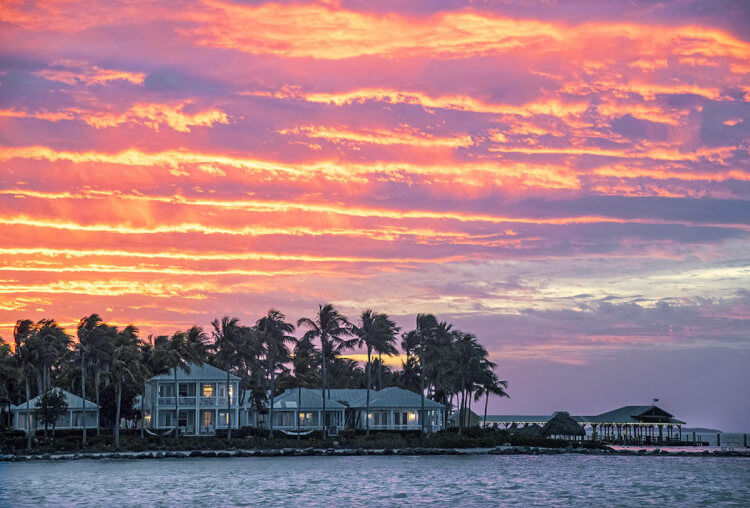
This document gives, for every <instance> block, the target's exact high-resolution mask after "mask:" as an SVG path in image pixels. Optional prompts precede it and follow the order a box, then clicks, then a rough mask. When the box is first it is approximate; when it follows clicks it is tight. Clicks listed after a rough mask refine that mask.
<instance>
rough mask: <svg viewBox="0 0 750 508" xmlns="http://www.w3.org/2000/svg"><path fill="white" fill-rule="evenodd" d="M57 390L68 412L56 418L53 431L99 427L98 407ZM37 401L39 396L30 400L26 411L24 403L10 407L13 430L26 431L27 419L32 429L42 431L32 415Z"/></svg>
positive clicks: (40, 423) (41, 425)
mask: <svg viewBox="0 0 750 508" xmlns="http://www.w3.org/2000/svg"><path fill="white" fill-rule="evenodd" d="M57 390H59V391H60V392H62V394H63V395H64V396H65V401H66V402H67V404H68V411H67V412H66V413H65V414H64V415H62V416H61V417H60V418H58V420H57V423H56V425H55V429H57V430H62V429H82V428H83V427H84V425H85V426H86V428H87V429H96V428H97V427H98V426H99V406H97V405H96V404H95V403H93V402H91V401H89V400H83V399H82V398H81V397H79V396H78V395H74V394H72V393H70V392H67V391H65V390H62V389H59V388H57ZM39 399H40V396H39V395H37V396H36V397H34V398H33V399H31V400H30V401H29V403H28V409H27V405H26V402H24V403H22V404H19V405H18V406H10V410H11V412H12V413H13V429H15V430H23V431H27V430H28V428H29V427H28V423H29V419H30V423H31V427H32V428H33V427H34V426H35V425H36V430H43V429H44V424H43V423H42V422H41V421H39V419H38V418H37V417H36V415H35V414H34V412H35V411H36V405H37V402H39ZM50 428H51V425H50Z"/></svg>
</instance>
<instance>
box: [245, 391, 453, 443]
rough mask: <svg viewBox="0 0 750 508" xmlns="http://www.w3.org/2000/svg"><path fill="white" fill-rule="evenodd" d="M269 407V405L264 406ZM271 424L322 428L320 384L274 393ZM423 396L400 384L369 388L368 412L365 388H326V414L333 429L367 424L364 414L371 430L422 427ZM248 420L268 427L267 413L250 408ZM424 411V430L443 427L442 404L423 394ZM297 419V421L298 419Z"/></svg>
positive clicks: (332, 430) (443, 409) (298, 427)
mask: <svg viewBox="0 0 750 508" xmlns="http://www.w3.org/2000/svg"><path fill="white" fill-rule="evenodd" d="M266 411H268V408H266ZM273 412H274V414H273V427H274V429H279V430H290V431H292V430H294V431H296V430H300V431H306V430H320V429H321V428H322V425H321V422H322V413H323V397H322V395H321V390H320V388H315V389H309V388H300V389H298V388H292V389H289V390H287V391H285V392H284V393H282V394H280V395H277V396H276V397H274V409H273ZM421 413H422V398H421V397H420V396H419V394H418V393H415V392H412V391H409V390H405V389H403V388H397V387H390V388H384V389H382V390H370V411H369V413H368V412H367V390H365V389H362V388H357V389H351V388H346V389H336V388H331V389H328V390H326V415H327V417H328V419H327V424H328V428H329V430H330V431H331V432H332V433H335V432H336V430H338V429H343V428H353V429H360V430H363V429H365V428H366V423H365V418H367V417H369V419H370V425H369V427H370V430H421V429H422V423H421V420H420V415H421ZM248 415H249V418H248V420H247V422H248V424H250V425H254V426H256V427H264V428H268V425H267V422H266V421H265V420H266V419H267V418H269V417H270V415H269V414H268V413H266V414H265V415H261V416H260V417H259V415H257V413H256V412H254V411H252V410H250V411H249V413H248ZM424 415H425V426H424V429H425V431H426V432H437V431H439V430H442V429H443V427H444V426H443V421H444V418H445V406H444V405H443V404H439V403H437V402H435V401H433V400H431V399H428V398H426V397H425V399H424ZM297 420H299V421H297Z"/></svg>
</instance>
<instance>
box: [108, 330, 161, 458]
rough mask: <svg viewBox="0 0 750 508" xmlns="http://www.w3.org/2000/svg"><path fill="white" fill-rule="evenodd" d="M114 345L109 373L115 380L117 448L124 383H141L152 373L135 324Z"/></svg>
mask: <svg viewBox="0 0 750 508" xmlns="http://www.w3.org/2000/svg"><path fill="white" fill-rule="evenodd" d="M114 346H115V347H114V351H113V353H112V360H111V364H110V368H109V372H108V374H109V376H110V377H111V378H112V379H113V380H114V382H115V399H116V402H115V407H116V410H115V428H114V432H115V449H119V448H120V414H121V411H122V385H123V383H124V382H125V381H131V382H133V383H137V384H141V383H142V382H143V380H144V379H148V378H149V377H150V375H151V373H150V372H149V370H148V367H147V366H146V364H145V363H144V362H143V354H142V352H141V349H140V341H139V340H138V330H137V329H136V328H135V327H134V326H127V327H126V328H125V329H124V330H123V331H121V332H120V333H118V334H117V338H116V341H115V344H114Z"/></svg>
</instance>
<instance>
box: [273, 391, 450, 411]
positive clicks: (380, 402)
mask: <svg viewBox="0 0 750 508" xmlns="http://www.w3.org/2000/svg"><path fill="white" fill-rule="evenodd" d="M305 390H307V389H306V388H303V389H302V393H303V397H304V393H305ZM310 391H312V392H314V393H315V394H316V396H317V399H316V401H317V404H321V403H322V400H323V398H322V397H321V396H320V389H313V390H310ZM288 392H292V393H293V401H294V402H295V403H296V401H297V389H296V388H292V389H290V390H288ZM286 393H287V392H284V393H283V394H282V395H286ZM326 393H327V394H328V398H327V400H329V401H331V402H330V403H333V404H337V405H338V406H341V407H342V408H345V407H350V408H357V409H362V408H365V407H367V389H365V388H330V389H328V390H326ZM282 395H279V397H281V396H282ZM277 399H278V397H277ZM328 404H329V402H326V405H328ZM274 407H276V406H274ZM314 407H318V406H314ZM421 407H422V402H421V398H420V396H419V394H418V393H415V392H412V391H410V390H405V389H403V388H398V387H395V386H392V387H389V388H383V389H382V390H370V409H397V408H406V409H418V408H421ZM424 407H425V408H426V409H439V408H442V407H444V406H443V405H442V404H439V403H437V402H435V401H434V400H430V399H428V398H427V397H425V399H424Z"/></svg>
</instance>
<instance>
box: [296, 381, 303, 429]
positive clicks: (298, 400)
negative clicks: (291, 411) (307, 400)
mask: <svg viewBox="0 0 750 508" xmlns="http://www.w3.org/2000/svg"><path fill="white" fill-rule="evenodd" d="M301 408H302V389H301V388H300V386H299V378H297V442H298V443H299V438H300V434H299V420H300V413H299V412H300V409H301Z"/></svg>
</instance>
